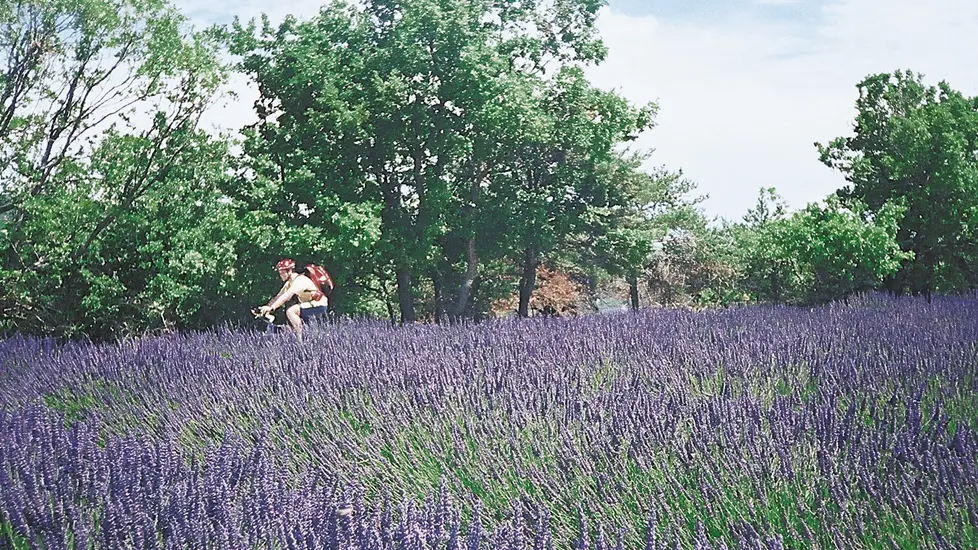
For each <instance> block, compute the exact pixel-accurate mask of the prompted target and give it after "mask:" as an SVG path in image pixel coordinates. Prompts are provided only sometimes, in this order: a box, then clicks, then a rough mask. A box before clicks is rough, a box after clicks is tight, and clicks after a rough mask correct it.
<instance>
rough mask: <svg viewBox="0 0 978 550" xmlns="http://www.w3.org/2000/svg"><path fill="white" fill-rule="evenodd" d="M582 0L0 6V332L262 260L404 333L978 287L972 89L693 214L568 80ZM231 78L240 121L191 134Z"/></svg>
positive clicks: (211, 318)
mask: <svg viewBox="0 0 978 550" xmlns="http://www.w3.org/2000/svg"><path fill="white" fill-rule="evenodd" d="M603 5H604V2H603V1H600V0H369V1H366V2H362V3H358V4H356V5H354V4H352V3H345V2H340V1H334V2H330V3H329V4H328V5H327V6H324V7H323V8H322V9H321V11H320V12H319V14H318V15H317V16H316V17H314V18H312V19H310V20H307V21H300V20H297V19H295V18H292V17H288V18H286V19H285V21H283V22H282V23H281V24H279V25H277V26H274V25H272V24H271V23H270V22H269V21H268V20H267V19H264V18H263V19H262V20H261V21H250V22H240V21H238V20H235V22H234V23H233V24H232V25H229V26H225V27H213V28H208V29H205V30H203V31H197V30H194V29H192V28H191V27H190V26H189V24H188V22H187V21H186V19H185V18H184V17H183V16H182V15H181V14H180V13H179V12H178V11H176V10H175V9H174V8H173V7H172V6H169V5H167V4H165V3H162V2H159V1H158V0H152V1H150V0H78V1H76V2H71V3H63V2H46V1H41V0H29V1H27V0H25V1H13V2H7V3H4V4H3V5H2V6H0V70H2V71H3V72H2V74H0V170H2V171H0V254H2V259H0V330H2V331H6V332H12V331H20V332H27V333H43V334H54V335H59V336H77V335H88V336H91V337H95V338H103V337H111V336H117V335H120V334H125V333H137V332H142V331H146V330H158V329H173V328H200V327H209V326H214V325H216V324H219V323H223V322H237V321H241V320H242V319H244V318H246V316H247V311H248V308H249V307H250V306H253V305H255V304H257V303H262V302H264V301H266V300H267V299H268V296H270V295H271V294H273V293H274V292H275V291H276V290H277V287H278V285H279V284H280V283H279V282H278V280H277V277H276V276H275V273H274V271H273V269H272V266H273V265H274V262H275V261H276V260H277V259H279V258H280V257H283V256H290V257H294V258H296V259H298V260H299V261H300V262H303V261H311V262H316V263H322V264H324V265H326V266H327V267H328V268H329V269H330V270H331V272H332V273H333V276H334V279H335V280H336V281H337V283H338V289H337V292H336V294H335V296H334V298H333V307H334V308H335V310H336V312H337V313H338V314H343V315H371V316H389V317H390V318H392V319H394V320H397V321H400V322H413V321H416V320H419V319H421V320H434V321H438V322H445V321H454V320H460V319H478V318H483V317H485V316H488V315H492V314H497V313H499V312H500V311H510V312H513V313H515V314H518V315H521V316H528V315H530V314H531V313H532V311H533V309H534V308H537V309H541V310H545V311H547V312H560V311H561V309H564V308H568V309H571V308H574V307H576V308H577V309H578V310H580V309H581V308H584V309H595V308H599V307H602V304H605V303H607V301H608V300H609V299H610V300H611V301H614V300H615V299H620V300H623V301H624V302H625V303H628V304H630V305H631V306H632V307H642V306H645V305H648V304H693V305H723V304H729V303H734V302H780V303H818V302H823V301H826V300H831V299H836V298H840V297H844V296H847V295H849V294H851V293H854V292H860V291H865V290H868V289H872V288H880V287H883V288H886V289H887V290H890V291H892V292H897V293H927V292H955V291H960V290H966V289H972V288H975V287H976V286H978V284H976V283H978V281H976V275H975V269H974V266H975V261H976V259H978V248H976V246H978V245H976V243H978V239H976V235H975V231H976V228H978V144H976V143H975V141H976V137H978V114H976V113H978V100H976V99H974V98H967V97H964V96H963V95H962V94H960V93H958V92H955V91H953V90H951V89H950V88H949V87H948V86H947V85H946V84H944V83H941V84H940V85H939V86H938V87H936V88H935V87H928V86H925V85H924V84H923V82H922V77H921V76H919V75H912V74H910V73H902V72H897V73H894V74H881V75H873V76H870V77H868V78H867V79H866V80H864V81H863V82H861V83H859V85H858V88H859V99H858V101H857V107H858V117H857V120H856V126H855V132H854V135H853V136H852V137H848V138H839V139H837V140H834V141H832V142H830V143H828V144H826V145H821V144H816V145H817V149H818V151H817V153H818V155H820V157H821V160H822V162H824V163H826V164H828V165H829V166H832V167H835V168H837V169H839V170H841V171H843V172H844V173H845V174H846V176H847V178H848V180H849V182H850V184H849V185H848V186H846V188H844V189H841V190H839V192H837V193H836V194H833V195H832V196H830V197H828V198H827V199H826V200H825V201H822V202H820V203H819V204H812V205H810V206H808V207H807V208H806V209H804V210H802V211H799V212H795V213H788V212H787V211H786V209H785V207H784V205H783V204H782V203H781V202H780V200H779V199H778V197H777V195H776V192H775V190H773V189H766V190H762V192H761V196H760V197H759V199H758V204H757V206H756V207H755V208H754V209H752V210H751V211H750V212H749V214H748V215H747V216H746V217H745V218H744V219H743V220H742V221H740V222H737V223H727V224H722V225H717V224H713V223H711V222H710V220H709V219H708V218H707V216H706V214H705V213H704V212H703V211H702V209H701V208H700V207H699V202H700V200H701V199H700V198H698V197H696V196H695V185H694V183H693V182H690V181H689V180H688V179H686V178H685V177H683V175H682V173H681V172H679V171H674V170H669V169H667V168H665V167H662V168H657V169H654V170H648V169H647V168H646V166H647V165H648V163H649V160H650V158H651V153H650V152H648V151H640V150H635V149H634V148H633V147H630V144H631V142H633V141H634V140H635V138H636V137H637V136H639V135H640V134H641V133H642V132H645V131H650V130H652V129H653V127H654V118H655V114H656V111H657V106H656V105H654V104H650V105H632V104H630V103H629V102H628V101H627V100H625V99H624V98H623V97H621V96H620V95H619V94H617V93H615V92H612V91H606V90H601V89H598V88H596V87H595V86H593V85H592V84H591V83H590V82H589V81H588V80H587V78H586V77H585V74H584V68H585V67H587V66H588V65H593V64H597V63H600V62H601V61H602V60H603V58H604V56H605V53H606V51H605V48H604V46H603V44H602V42H601V40H600V37H599V36H598V34H597V31H596V28H595V19H596V17H597V13H598V10H599V9H600V8H601V7H602V6H603ZM236 72H237V73H241V74H244V75H247V76H248V77H249V78H251V79H252V80H253V81H254V82H255V83H257V87H258V90H259V92H260V98H259V100H258V101H257V102H256V103H255V105H254V108H255V110H256V114H257V118H258V122H257V123H256V124H253V125H249V126H245V127H242V128H241V129H240V132H236V133H234V134H233V135H214V134H212V133H208V132H205V131H203V130H202V128H201V127H200V120H201V116H202V115H203V114H204V113H206V112H207V109H208V108H210V106H211V104H212V103H213V101H214V99H215V97H216V94H218V93H219V92H220V91H221V90H222V89H223V88H224V87H225V86H226V84H227V81H228V77H229V76H230V75H232V74H233V73H236ZM815 153H816V151H813V161H814V159H815V158H817V156H816V154H815ZM786 177H789V176H787V175H786ZM538 277H539V278H545V279H546V280H545V281H541V280H539V279H538Z"/></svg>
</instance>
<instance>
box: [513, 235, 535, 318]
mask: <svg viewBox="0 0 978 550" xmlns="http://www.w3.org/2000/svg"><path fill="white" fill-rule="evenodd" d="M539 265H540V260H539V258H538V257H537V251H536V249H534V248H533V247H528V248H527V249H526V250H525V251H524V252H523V276H522V277H521V278H520V305H519V309H518V310H517V313H518V314H519V316H520V317H522V318H524V319H525V318H526V317H529V316H530V296H532V295H533V289H534V288H536V286H537V266H539Z"/></svg>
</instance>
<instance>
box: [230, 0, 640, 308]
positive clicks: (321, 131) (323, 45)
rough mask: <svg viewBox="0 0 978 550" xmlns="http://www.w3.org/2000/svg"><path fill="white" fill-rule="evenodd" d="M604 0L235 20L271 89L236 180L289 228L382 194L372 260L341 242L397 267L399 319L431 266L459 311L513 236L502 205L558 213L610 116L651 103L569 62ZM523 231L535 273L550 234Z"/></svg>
mask: <svg viewBox="0 0 978 550" xmlns="http://www.w3.org/2000/svg"><path fill="white" fill-rule="evenodd" d="M601 4H602V3H601V2H593V1H585V0H561V1H557V2H543V1H539V2H538V1H529V2H518V3H517V2H508V1H490V0H480V1H477V2H471V1H462V0H384V1H381V0H375V1H371V2H367V3H365V4H364V5H363V7H362V8H361V7H355V6H352V5H347V4H344V3H341V2H335V3H332V4H330V5H329V6H327V7H326V8H324V9H323V10H322V12H321V13H320V14H319V16H317V17H316V18H314V19H313V20H312V21H309V22H303V23H300V22H297V21H296V20H295V19H293V18H288V19H287V20H286V21H285V22H284V23H283V24H282V25H281V26H280V27H279V28H278V29H272V28H271V26H270V25H269V24H268V23H267V20H266V21H265V23H264V24H263V27H262V29H261V30H260V32H259V31H258V29H257V26H256V24H255V23H254V22H252V23H250V24H249V25H248V26H242V25H240V24H239V23H236V24H235V27H234V30H233V31H232V32H231V33H230V36H229V38H230V43H231V45H232V48H231V49H232V52H233V53H235V54H238V55H241V56H242V63H241V67H242V69H243V70H244V71H245V72H247V73H248V74H250V75H252V76H253V77H254V78H255V79H256V81H257V82H258V85H259V89H260V91H261V94H262V97H261V99H260V100H259V102H258V104H257V109H258V114H259V117H260V119H261V120H260V122H259V124H258V125H257V126H256V127H255V128H253V129H250V130H248V133H247V140H246V148H245V153H246V157H247V158H246V161H245V162H246V165H247V167H248V168H249V169H250V171H252V172H254V178H253V179H252V178H251V177H250V176H247V177H244V178H242V179H241V180H240V185H238V186H237V187H238V190H237V191H234V190H230V191H231V192H234V193H235V196H236V198H240V199H242V200H243V201H245V202H244V204H248V205H249V207H250V208H254V207H260V206H261V201H265V202H266V203H271V204H275V205H276V206H275V208H276V209H277V212H275V213H276V214H277V215H279V216H284V217H286V218H287V219H290V220H292V221H293V222H294V223H293V226H292V228H293V229H295V230H296V231H300V230H306V231H309V232H313V233H318V234H320V235H325V234H332V233H334V231H335V228H334V227H333V224H334V223H336V220H337V216H336V215H334V212H335V211H336V210H337V209H339V210H340V212H342V208H344V206H343V205H358V207H366V206H368V205H369V208H368V210H369V211H370V212H374V213H376V215H377V216H378V217H379V227H380V230H379V237H378V239H377V240H376V241H375V242H374V243H373V246H372V247H371V248H370V250H369V251H368V253H367V254H364V255H361V257H360V258H361V260H363V261H359V262H357V261H354V260H355V259H356V258H355V255H352V254H351V255H348V256H345V257H344V260H348V261H349V264H351V265H353V264H356V265H360V266H364V265H366V266H374V268H373V269H374V271H373V273H363V272H360V273H358V275H357V277H359V278H365V277H364V276H365V275H372V276H373V277H374V278H376V279H379V280H383V278H384V276H385V275H386V273H387V272H388V271H390V272H393V274H394V277H395V279H396V284H397V296H398V299H397V303H398V307H399V310H400V313H401V321H402V322H411V321H413V320H415V318H416V317H417V313H416V311H415V309H416V299H417V296H416V285H417V280H418V279H419V278H420V277H424V276H427V277H429V278H430V279H431V280H432V283H433V288H434V294H435V296H436V297H437V299H436V300H434V310H435V315H436V317H438V316H440V315H441V312H442V310H444V309H446V307H445V305H444V304H446V303H448V302H449V301H452V302H454V307H452V308H451V310H452V312H453V315H454V316H459V315H461V314H462V313H463V312H464V311H465V310H466V307H467V304H468V303H469V302H470V301H471V298H470V297H471V292H472V288H473V284H474V282H475V279H476V277H477V274H478V270H479V264H480V263H481V261H482V259H481V258H480V253H479V250H480V247H482V248H485V249H487V250H497V249H498V250H505V249H507V248H508V247H509V245H504V244H500V243H503V242H509V241H507V240H506V238H504V237H505V235H506V234H508V233H503V234H502V235H494V234H493V232H491V231H486V230H485V228H486V227H487V223H488V221H489V220H492V219H493V217H495V220H494V221H498V218H499V216H500V215H501V214H502V212H503V211H500V210H498V207H499V205H500V204H510V205H513V208H516V207H517V206H518V207H519V209H518V212H519V216H520V219H523V220H530V219H535V220H537V221H541V222H547V220H546V219H545V218H546V216H547V212H552V210H551V209H549V207H548V206H547V205H546V204H541V201H546V200H547V197H554V196H556V197H560V196H563V194H564V192H563V189H565V188H573V183H572V182H571V181H570V180H571V179H572V178H571V176H572V175H573V174H576V175H574V176H573V177H577V178H578V179H581V178H583V177H584V176H582V175H581V174H583V173H584V172H582V170H586V169H587V168H588V166H591V165H593V162H595V161H596V160H598V158H597V156H596V153H597V152H601V151H602V148H603V151H604V152H603V153H601V154H605V155H607V154H608V152H609V151H610V149H611V147H612V145H613V144H614V142H615V140H616V139H617V138H618V137H619V136H620V135H622V134H623V131H622V130H613V129H612V128H613V126H614V125H621V124H622V120H624V119H626V118H630V119H633V121H632V123H630V124H632V125H634V123H635V121H634V119H636V118H639V117H637V116H636V115H635V114H633V113H630V112H628V113H626V112H625V111H624V110H623V108H622V105H624V103H623V101H621V100H620V98H619V99H615V100H612V97H613V96H614V94H610V93H598V92H597V91H595V90H591V89H589V88H588V87H587V86H586V83H585V82H584V80H583V76H582V75H581V74H580V72H579V70H577V69H571V68H567V67H565V66H564V64H567V63H574V62H584V61H588V60H595V59H600V58H601V56H603V54H604V50H603V47H602V46H601V45H600V41H598V40H597V39H596V32H595V29H594V18H595V17H596V12H597V9H598V8H599V7H600V5H601ZM256 33H257V36H256ZM549 74H553V75H556V77H555V78H553V79H552V80H548V79H547V78H545V76H547V75H549ZM614 97H616V96H614ZM547 109H550V111H547ZM554 109H564V112H558V111H554ZM595 116H603V117H606V119H607V121H591V119H592V118H594V117H595ZM588 121H590V122H588ZM588 124H590V125H591V127H588ZM626 126H627V124H626ZM582 131H583V132H590V134H586V135H583V136H579V135H577V134H578V133H580V132H582ZM582 140H590V142H588V143H586V142H585V141H582ZM588 148H590V149H588ZM566 158H571V159H573V163H568V162H563V159H566ZM589 163H590V164H589ZM558 166H560V167H561V170H562V174H561V176H560V178H559V179H558V178H557V177H556V175H555V173H556V170H557V167H558ZM570 167H574V168H573V170H571V169H570ZM544 180H546V181H544ZM582 181H583V180H582ZM561 185H562V186H563V187H562V188H561V189H558V190H555V186H561ZM521 186H522V187H521ZM544 188H546V189H545V190H543V189H544ZM521 189H522V190H521ZM528 189H530V190H532V192H527V190H528ZM541 190H543V191H541ZM538 191H539V192H538ZM555 193H556V194H555ZM256 198H257V200H255V199H256ZM550 200H551V201H553V200H554V199H553V198H551V199H550ZM324 207H325V208H324ZM525 212H534V213H536V214H540V216H542V218H541V217H539V216H538V217H537V218H534V217H533V216H528V215H526V214H525ZM536 214H534V215H536ZM339 217H340V218H342V214H340V216H339ZM547 223H549V222H547ZM515 227H516V228H510V227H507V228H506V230H507V231H510V230H511V229H512V230H513V231H517V232H520V233H519V234H520V235H523V236H524V237H527V238H530V237H531V236H533V235H534V233H533V231H535V230H534V229H532V228H533V227H534V226H533V223H524V224H522V225H519V224H517V225H516V226H515ZM493 228H494V229H497V228H498V223H496V224H495V226H494V227H493ZM520 228H522V229H520ZM547 246H551V245H547ZM520 247H521V248H520V253H521V254H522V253H528V256H527V257H528V258H530V259H529V260H527V262H525V263H527V265H531V264H532V265H533V269H532V270H528V271H526V273H535V267H536V266H535V262H536V261H537V260H536V258H537V256H538V253H539V250H538V249H539V247H537V246H534V245H532V243H530V245H529V246H523V245H520ZM341 248H342V244H341ZM524 255H526V254H524ZM367 258H369V259H367ZM459 266H464V267H462V269H459ZM529 277H530V276H528V278H529ZM447 281H455V284H454V285H453V286H456V287H457V289H458V290H457V292H453V291H451V290H448V289H447V285H446V282H447ZM532 286H533V285H532V283H531V284H524V288H529V289H530V290H532Z"/></svg>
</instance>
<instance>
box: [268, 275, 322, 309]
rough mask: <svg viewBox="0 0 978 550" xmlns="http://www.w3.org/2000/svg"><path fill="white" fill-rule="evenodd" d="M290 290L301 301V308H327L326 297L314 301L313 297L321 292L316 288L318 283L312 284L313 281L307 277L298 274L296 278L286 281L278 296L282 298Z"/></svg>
mask: <svg viewBox="0 0 978 550" xmlns="http://www.w3.org/2000/svg"><path fill="white" fill-rule="evenodd" d="M290 290H294V291H295V297H296V298H297V299H298V300H299V306H300V307H317V306H325V305H326V304H327V302H328V300H327V299H326V297H325V296H323V297H322V298H320V299H319V300H313V299H312V298H313V296H314V295H315V294H316V293H317V292H319V289H318V288H316V283H314V282H312V279H310V278H309V277H306V276H305V275H298V274H296V275H295V276H294V277H292V278H291V279H289V280H288V281H285V284H284V285H282V290H280V291H279V293H278V295H279V296H281V295H283V294H285V293H286V292H289V291H290Z"/></svg>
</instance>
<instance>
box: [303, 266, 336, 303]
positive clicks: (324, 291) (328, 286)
mask: <svg viewBox="0 0 978 550" xmlns="http://www.w3.org/2000/svg"><path fill="white" fill-rule="evenodd" d="M306 277H309V278H310V279H312V282H313V283H314V284H315V285H316V288H318V289H319V292H317V293H316V294H313V297H312V299H313V300H320V299H322V297H323V296H327V297H328V296H329V295H330V294H332V293H333V278H332V277H330V276H329V272H328V271H326V268H325V267H323V266H321V265H316V264H309V265H307V266H306Z"/></svg>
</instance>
